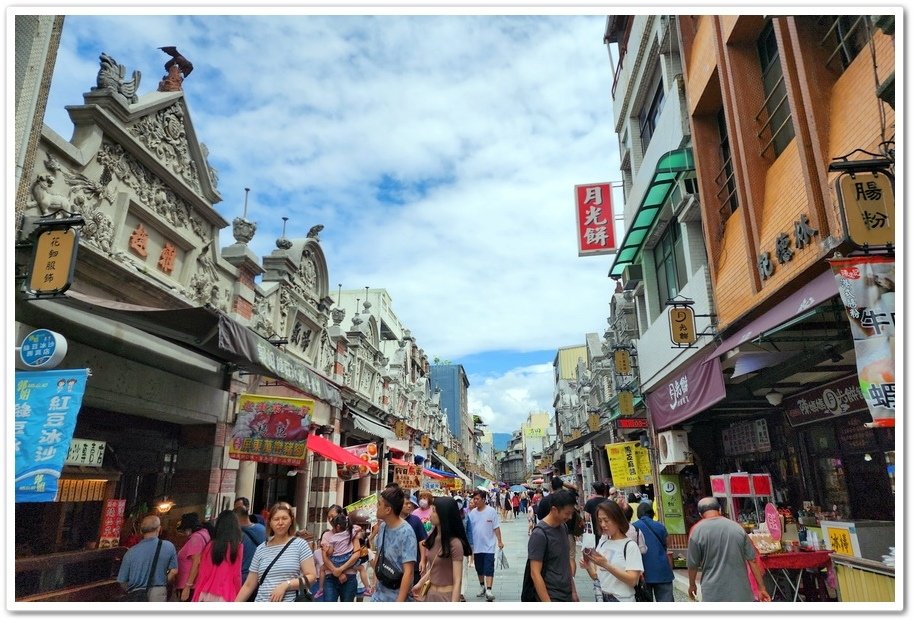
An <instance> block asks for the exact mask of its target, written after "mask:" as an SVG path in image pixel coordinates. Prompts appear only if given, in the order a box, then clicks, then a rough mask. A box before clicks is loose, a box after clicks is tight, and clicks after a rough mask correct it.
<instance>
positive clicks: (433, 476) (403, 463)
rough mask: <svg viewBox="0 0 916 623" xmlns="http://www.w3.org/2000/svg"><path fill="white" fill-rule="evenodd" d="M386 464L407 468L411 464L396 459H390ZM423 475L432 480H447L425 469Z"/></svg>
mask: <svg viewBox="0 0 916 623" xmlns="http://www.w3.org/2000/svg"><path fill="white" fill-rule="evenodd" d="M388 462H389V463H391V464H392V465H397V466H398V467H407V466H408V465H412V463H408V462H407V461H402V460H401V459H396V458H394V457H391V458H390V459H388ZM423 475H424V476H428V477H430V478H432V479H434V480H444V479H445V478H447V476H443V475H441V474H437V473H436V472H433V471H430V470H428V469H426V468H425V467H424V468H423Z"/></svg>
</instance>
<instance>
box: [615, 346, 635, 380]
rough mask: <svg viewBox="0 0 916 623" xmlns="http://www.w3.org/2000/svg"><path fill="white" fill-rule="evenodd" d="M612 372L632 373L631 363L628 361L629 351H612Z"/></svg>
mask: <svg viewBox="0 0 916 623" xmlns="http://www.w3.org/2000/svg"><path fill="white" fill-rule="evenodd" d="M614 372H616V373H617V374H624V375H629V374H633V365H632V363H631V362H630V353H628V352H627V351H625V350H615V351H614Z"/></svg>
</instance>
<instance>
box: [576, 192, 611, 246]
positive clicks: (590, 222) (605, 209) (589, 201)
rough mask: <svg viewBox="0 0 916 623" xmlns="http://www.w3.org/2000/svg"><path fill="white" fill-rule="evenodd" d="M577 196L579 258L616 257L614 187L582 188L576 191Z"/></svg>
mask: <svg viewBox="0 0 916 623" xmlns="http://www.w3.org/2000/svg"><path fill="white" fill-rule="evenodd" d="M575 194H576V229H577V231H578V234H579V256H580V257H582V256H584V255H607V254H611V253H616V252H617V243H616V240H615V238H614V202H613V199H612V197H611V185H610V183H607V182H605V183H599V184H582V185H579V186H576V187H575Z"/></svg>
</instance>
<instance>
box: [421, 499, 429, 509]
mask: <svg viewBox="0 0 916 623" xmlns="http://www.w3.org/2000/svg"><path fill="white" fill-rule="evenodd" d="M420 508H429V502H428V501H427V500H420Z"/></svg>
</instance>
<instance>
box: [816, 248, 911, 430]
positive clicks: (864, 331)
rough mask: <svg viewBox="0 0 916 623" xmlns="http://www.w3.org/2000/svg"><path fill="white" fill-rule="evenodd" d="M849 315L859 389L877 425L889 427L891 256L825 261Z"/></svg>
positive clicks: (891, 418)
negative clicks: (828, 264) (829, 267)
mask: <svg viewBox="0 0 916 623" xmlns="http://www.w3.org/2000/svg"><path fill="white" fill-rule="evenodd" d="M829 262H830V265H831V266H832V267H833V271H834V276H835V277H836V282H837V287H838V288H839V291H840V299H841V300H842V301H843V307H845V308H846V315H847V316H849V323H850V326H851V327H852V338H853V344H854V345H855V347H856V367H857V368H858V371H859V387H860V389H861V390H862V395H863V396H864V397H865V402H866V404H867V405H868V410H869V412H870V413H871V417H872V422H873V423H874V425H875V426H893V425H894V412H895V408H896V404H895V403H896V387H897V386H896V382H895V375H894V360H895V359H894V313H895V311H894V290H895V284H896V277H895V274H894V258H891V257H887V256H861V257H848V258H837V259H831V260H829Z"/></svg>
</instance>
